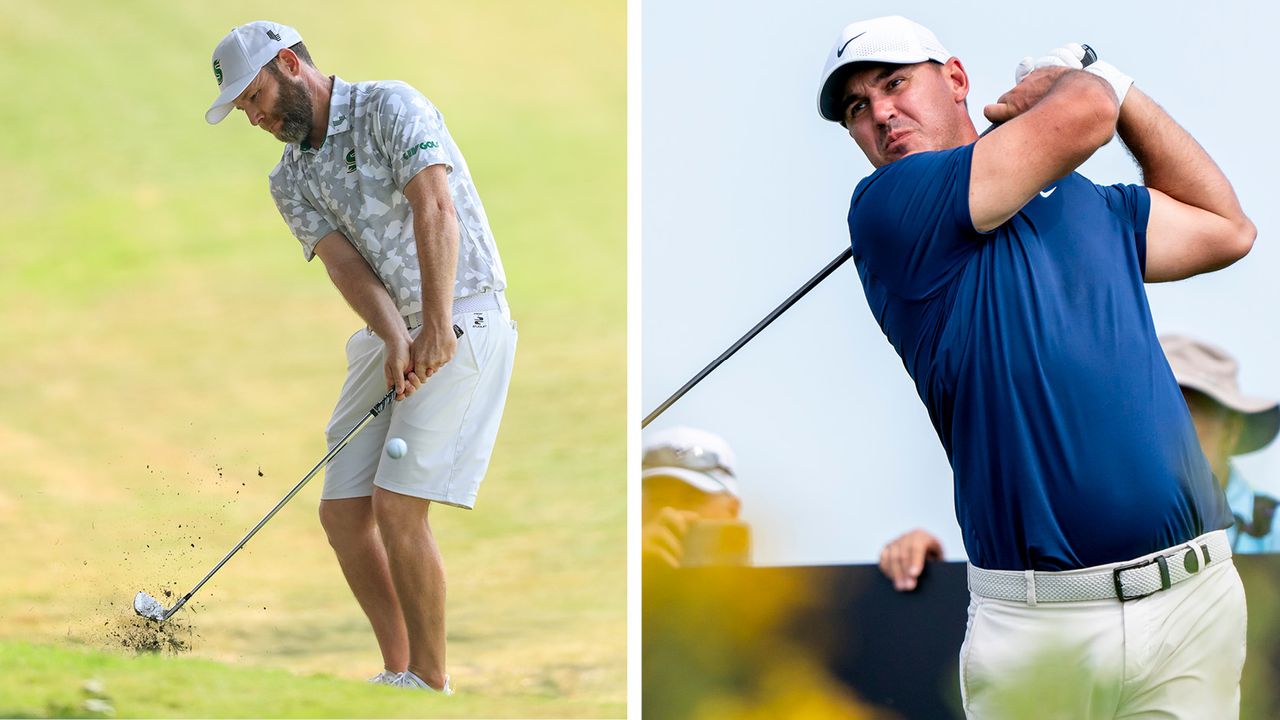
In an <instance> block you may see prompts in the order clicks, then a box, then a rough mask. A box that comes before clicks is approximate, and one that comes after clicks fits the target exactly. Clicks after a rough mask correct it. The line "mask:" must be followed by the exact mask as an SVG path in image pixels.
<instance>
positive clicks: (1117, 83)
mask: <svg viewBox="0 0 1280 720" xmlns="http://www.w3.org/2000/svg"><path fill="white" fill-rule="evenodd" d="M1083 59H1084V46H1082V45H1080V44H1079V43H1068V44H1067V45H1064V46H1062V47H1060V48H1054V49H1053V50H1051V51H1050V52H1049V54H1048V55H1042V56H1041V57H1039V58H1035V59H1033V58H1031V57H1030V56H1027V57H1024V58H1022V60H1021V61H1019V62H1018V66H1017V67H1016V68H1014V70H1013V80H1014V84H1015V85H1016V84H1018V83H1020V82H1022V79H1023V78H1025V77H1026V76H1027V75H1028V74H1030V73H1031V71H1032V70H1038V69H1040V68H1043V67H1053V66H1057V67H1065V68H1070V69H1072V70H1081V69H1083V70H1084V71H1085V72H1090V73H1093V74H1094V75H1097V76H1098V77H1100V78H1102V79H1103V80H1106V81H1107V82H1108V83H1109V84H1110V85H1111V89H1112V90H1114V91H1115V93H1116V100H1117V102H1118V104H1119V105H1123V104H1124V96H1125V95H1126V94H1127V93H1128V92H1129V87H1130V86H1131V85H1133V78H1131V77H1129V76H1128V75H1125V74H1124V73H1122V72H1120V71H1119V70H1117V69H1116V68H1115V66H1114V65H1112V64H1111V63H1108V62H1104V61H1102V60H1097V61H1094V62H1093V64H1091V65H1089V67H1087V68H1086V67H1084V66H1083V63H1082V60H1083Z"/></svg>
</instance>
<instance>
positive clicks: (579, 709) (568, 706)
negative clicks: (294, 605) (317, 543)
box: [0, 643, 622, 718]
mask: <svg viewBox="0 0 1280 720" xmlns="http://www.w3.org/2000/svg"><path fill="white" fill-rule="evenodd" d="M0 672H3V673H4V675H5V677H6V678H7V679H8V680H9V682H8V684H7V690H6V692H5V695H4V696H3V697H0V717H7V718H8V717H13V718H21V717H105V716H106V713H105V710H106V708H103V707H102V706H98V707H97V708H96V709H97V710H98V712H94V709H95V707H94V706H93V705H86V701H88V700H90V699H91V698H96V699H98V700H101V701H105V702H106V703H107V704H108V705H109V707H110V709H111V711H113V713H114V715H116V716H119V717H303V718H306V717H314V718H323V717H345V716H349V715H351V714H353V712H354V713H355V714H359V715H360V716H362V717H439V718H465V717H496V716H500V715H502V714H503V713H505V712H507V711H508V709H509V708H510V705H511V698H509V697H501V696H499V697H492V696H486V695H483V694H478V693H474V692H462V693H460V694H457V695H454V696H453V697H442V696H439V695H431V694H427V693H421V692H411V691H408V690H400V689H396V688H388V687H375V686H371V685H369V684H367V683H364V682H361V681H358V680H349V679H343V678H336V677H333V676H330V675H297V674H294V673H291V672H289V671H287V670H281V669H276V668H265V667H233V666H229V665H226V664H223V663H218V662H213V661H209V660H199V659H194V658H168V657H161V656H155V655H151V656H136V657H127V656H122V655H118V654H112V653H105V652H92V651H87V650H77V649H65V648H49V647H40V646H33V645H28V644H25V643H0ZM521 701H522V702H523V703H524V704H525V706H526V707H527V708H529V709H530V710H531V711H534V712H537V713H538V714H539V715H541V716H544V717H564V718H582V717H597V716H601V715H621V713H622V708H621V705H620V704H619V703H598V702H587V701H582V700H573V699H563V698H557V697H553V696H545V695H542V696H540V695H538V694H537V693H529V694H528V695H527V696H526V697H523V698H521Z"/></svg>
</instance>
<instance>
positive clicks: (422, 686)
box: [391, 670, 453, 695]
mask: <svg viewBox="0 0 1280 720" xmlns="http://www.w3.org/2000/svg"><path fill="white" fill-rule="evenodd" d="M391 684H392V685H395V686H396V687H402V688H409V689H410V690H426V691H427V692H435V693H441V694H443V695H452V694H453V688H451V687H449V676H448V675H445V676H444V688H443V689H441V690H437V689H435V688H433V687H431V686H430V685H428V684H427V683H426V681H424V680H423V679H422V678H420V677H418V676H417V675H414V674H413V672H412V671H410V670H406V671H404V672H402V673H400V675H399V676H398V677H396V679H395V682H393V683H391Z"/></svg>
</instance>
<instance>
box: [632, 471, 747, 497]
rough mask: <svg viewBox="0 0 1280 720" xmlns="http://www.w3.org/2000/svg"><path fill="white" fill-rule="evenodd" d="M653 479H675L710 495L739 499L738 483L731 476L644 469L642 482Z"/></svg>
mask: <svg viewBox="0 0 1280 720" xmlns="http://www.w3.org/2000/svg"><path fill="white" fill-rule="evenodd" d="M653 477H669V478H675V479H676V480H679V481H680V482H683V483H684V484H686V485H690V486H692V487H694V488H696V489H698V490H701V491H702V492H704V493H709V494H712V495H732V496H734V497H739V495H738V483H737V482H735V481H734V479H733V476H731V475H728V474H726V473H723V472H717V471H715V470H713V471H711V472H705V473H704V472H698V471H697V470H690V469H689V468H682V467H653V468H645V470H644V472H642V473H641V474H640V480H641V481H642V482H643V481H644V480H648V479H649V478H653Z"/></svg>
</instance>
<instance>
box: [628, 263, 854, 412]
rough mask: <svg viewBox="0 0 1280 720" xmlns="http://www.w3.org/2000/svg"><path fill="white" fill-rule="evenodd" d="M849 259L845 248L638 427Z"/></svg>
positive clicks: (678, 397)
mask: <svg viewBox="0 0 1280 720" xmlns="http://www.w3.org/2000/svg"><path fill="white" fill-rule="evenodd" d="M851 257H853V247H852V246H850V247H847V248H845V249H844V250H843V251H842V252H841V253H840V254H839V255H837V256H836V258H835V259H834V260H832V261H831V262H829V263H827V265H826V267H824V268H822V269H821V270H819V271H818V274H817V275H814V276H813V277H811V278H809V281H808V282H806V283H805V284H804V285H801V286H800V289H799V290H796V291H795V292H793V293H791V297H789V298H787V299H786V300H783V301H782V304H781V305H779V306H778V307H776V308H774V309H773V312H770V313H769V314H768V315H766V316H765V317H764V319H763V320H761V321H760V322H758V323H756V325H755V327H753V328H751V329H750V330H748V331H747V334H746V335H743V336H742V337H740V338H738V341H737V342H735V343H734V344H732V345H730V346H729V349H728V350H725V351H724V352H722V353H720V357H718V358H716V359H715V360H712V361H711V363H710V364H709V365H707V366H706V367H704V368H702V370H701V371H699V372H698V374H697V375H694V376H693V377H692V378H690V380H689V382H687V383H685V384H684V385H683V386H681V387H680V389H679V390H677V391H675V393H673V394H672V395H671V397H669V398H667V399H666V400H664V401H663V402H662V404H661V405H659V406H658V407H656V408H654V410H653V412H651V413H649V414H648V415H646V416H645V418H644V420H642V421H641V422H640V427H641V428H645V427H647V426H648V425H649V423H651V422H653V421H654V420H656V419H657V418H658V416H659V415H661V414H662V413H664V412H666V410H667V408H669V407H671V406H672V405H674V404H675V402H676V401H677V400H679V399H680V398H682V397H684V394H685V393H687V392H689V391H690V390H692V389H693V386H694V385H697V384H698V383H699V382H702V379H703V378H705V377H706V376H708V375H710V374H711V372H712V371H713V370H715V369H716V368H718V367H720V365H721V364H722V363H723V362H724V361H725V360H728V359H729V358H730V357H732V356H733V354H734V353H736V352H738V351H739V350H741V349H742V346H743V345H746V344H747V343H749V342H751V339H752V338H754V337H755V336H756V335H759V334H760V331H762V330H764V329H765V328H767V327H769V324H770V323H772V322H773V321H774V320H777V319H778V316H779V315H781V314H782V313H784V312H786V311H787V309H788V308H790V307H791V306H792V305H795V304H796V303H797V302H799V300H800V298H802V297H804V296H805V295H807V294H808V293H809V291H810V290H812V289H814V288H815V287H817V286H818V283H820V282H822V281H823V280H825V279H827V276H828V275H830V274H831V273H833V272H835V271H836V268H838V267H840V266H841V265H843V264H844V262H845V261H846V260H848V259H849V258H851Z"/></svg>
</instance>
